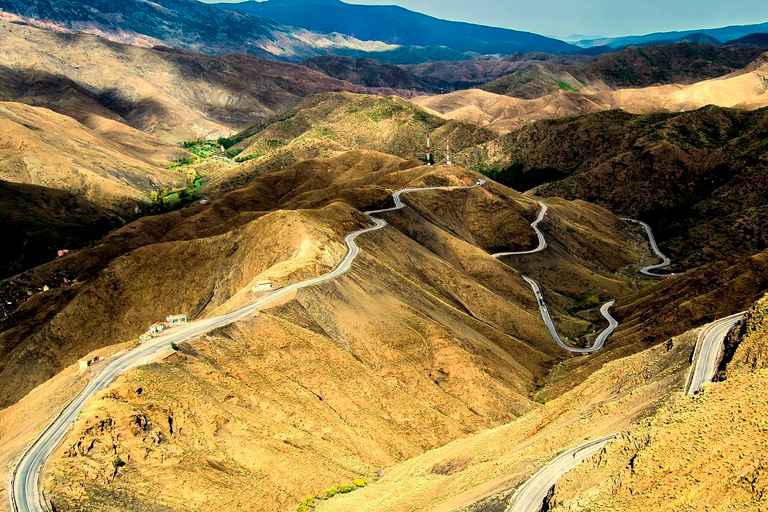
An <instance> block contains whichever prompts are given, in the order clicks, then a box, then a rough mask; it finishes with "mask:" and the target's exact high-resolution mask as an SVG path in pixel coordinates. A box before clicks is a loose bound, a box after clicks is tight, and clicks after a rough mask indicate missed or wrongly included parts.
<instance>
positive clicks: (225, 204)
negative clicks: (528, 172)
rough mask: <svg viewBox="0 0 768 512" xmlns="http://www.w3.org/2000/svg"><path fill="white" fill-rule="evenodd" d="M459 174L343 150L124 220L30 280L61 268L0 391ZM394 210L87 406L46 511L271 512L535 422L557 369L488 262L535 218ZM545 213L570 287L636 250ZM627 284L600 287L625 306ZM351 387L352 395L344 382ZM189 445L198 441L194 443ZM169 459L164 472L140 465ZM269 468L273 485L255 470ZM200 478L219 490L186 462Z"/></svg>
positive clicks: (584, 212)
mask: <svg viewBox="0 0 768 512" xmlns="http://www.w3.org/2000/svg"><path fill="white" fill-rule="evenodd" d="M472 179H473V177H472V174H470V173H469V172H467V171H465V170H463V169H461V168H458V167H447V166H439V167H433V168H429V167H423V166H419V165H418V163H417V162H408V161H404V160H401V159H398V158H396V157H392V156H388V155H384V154H380V153H373V152H351V153H348V154H345V155H343V156H340V157H337V158H334V159H330V160H307V161H305V162H303V163H299V164H297V165H295V166H294V167H292V168H290V169H286V170H284V171H281V172H275V173H270V174H266V175H264V176H261V177H259V178H257V179H256V180H254V181H253V183H252V184H251V185H249V186H248V187H246V188H244V189H241V190H237V191H234V192H232V193H230V194H228V195H226V196H224V197H222V198H221V199H219V200H217V201H214V202H212V203H211V204H208V205H198V206H196V207H194V208H190V209H186V210H182V211H179V212H174V213H172V214H166V215H163V216H157V217H147V218H144V219H141V220H140V221H137V222H135V223H133V224H131V225H129V226H126V227H125V228H122V229H121V230H119V231H117V232H116V233H115V234H113V235H111V236H110V237H109V238H108V239H107V240H105V243H103V244H97V245H96V246H94V247H93V248H90V249H86V250H83V251H79V252H77V253H74V254H72V255H70V256H68V257H67V258H63V259H61V260H59V261H57V262H55V263H52V264H50V265H48V266H47V267H42V268H39V269H36V270H35V272H34V273H30V274H29V275H28V276H26V279H28V281H27V282H28V283H32V282H34V281H35V280H40V279H45V276H49V277H51V276H57V275H58V276H61V275H69V276H70V277H72V278H73V279H74V282H75V284H73V285H66V286H61V287H56V288H54V289H53V290H50V291H48V292H44V293H40V294H37V295H35V296H33V297H32V298H31V299H29V300H27V301H26V302H24V303H23V304H22V305H21V307H20V308H19V309H18V311H17V313H16V314H15V315H14V316H13V317H12V318H11V319H10V321H11V322H12V323H14V324H15V325H16V327H14V328H12V329H9V330H7V331H5V332H4V334H3V342H4V348H5V354H6V355H5V357H4V360H6V361H8V362H9V364H7V365H5V366H4V367H3V369H2V380H3V382H13V383H14V386H13V388H11V387H6V388H5V389H6V391H5V393H4V394H5V396H6V400H7V401H11V402H12V401H15V400H16V399H17V398H18V397H19V396H20V395H19V391H21V390H25V389H29V388H30V387H31V386H33V385H34V384H35V383H36V382H40V381H42V380H45V379H46V378H48V377H49V376H50V375H52V374H54V373H55V372H56V371H58V369H60V368H63V366H65V365H67V364H69V362H70V361H74V360H75V359H76V358H77V357H81V356H82V355H84V354H85V353H88V352H92V351H93V350H95V349H97V348H98V347H99V346H102V345H103V343H104V340H114V341H116V340H126V341H127V340H129V339H131V338H133V337H135V336H136V334H138V333H139V332H141V331H143V330H144V329H146V327H145V325H146V324H148V323H150V322H151V321H153V320H156V319H157V318H160V317H162V316H164V315H165V314H168V313H169V312H171V311H176V310H183V311H185V312H187V314H189V315H190V316H191V317H193V318H195V317H197V318H199V317H203V316H209V315H212V314H219V313H221V312H224V311H227V310H231V309H232V308H234V307H237V306H239V305H241V304H243V303H244V302H245V301H247V300H252V297H253V296H254V295H253V294H254V292H253V291H252V289H251V286H252V284H253V283H254V282H255V281H256V280H258V279H264V278H268V279H270V280H271V281H272V282H273V283H274V284H275V285H278V286H279V285H281V284H285V283H288V282H291V281H294V280H296V279H300V278H304V277H307V276H311V275H317V274H319V273H323V272H325V271H327V269H329V268H330V267H331V266H333V265H334V263H335V262H337V261H338V260H339V259H340V257H341V255H342V253H343V245H342V244H341V240H342V238H343V236H344V234H345V233H346V232H348V231H349V230H351V229H353V228H355V227H358V226H360V225H361V224H363V223H364V222H365V220H364V218H363V217H362V216H361V215H360V214H359V213H358V212H357V211H356V210H354V209H353V208H351V207H350V205H352V206H356V207H359V208H370V207H374V206H382V205H385V204H387V202H388V201H389V199H388V195H389V191H391V190H392V189H396V188H400V187H403V186H406V185H411V186H420V185H422V184H444V183H455V182H456V180H460V181H462V182H466V181H471V180H472ZM406 199H407V202H408V204H409V205H411V206H409V207H408V208H406V209H405V210H404V211H402V212H393V213H390V214H386V215H387V219H388V220H390V222H391V223H392V225H393V227H390V228H387V229H385V230H383V231H380V232H376V233H375V234H371V235H370V236H367V237H364V238H362V239H361V242H360V244H361V248H362V254H361V256H360V261H359V263H356V265H355V267H354V268H353V270H352V272H351V273H350V274H348V275H346V276H344V277H343V278H341V279H339V280H338V281H334V282H331V283H328V284H324V285H322V286H319V287H316V288H312V289H308V290H304V291H302V292H300V293H299V294H298V295H297V296H296V297H295V298H293V299H292V300H290V301H289V302H287V303H285V304H283V305H277V306H276V307H273V308H271V309H270V310H268V311H265V312H263V313H262V314H260V315H258V316H257V317H256V318H255V319H253V320H247V321H244V322H240V323H238V324H236V325H234V326H232V327H229V328H226V329H223V330H220V331H217V332H216V333H214V334H212V335H210V336H206V337H204V338H203V339H201V340H200V341H198V342H193V343H192V344H190V345H189V346H188V347H187V346H184V347H183V348H182V351H181V352H180V353H179V354H178V355H176V356H173V357H172V358H169V359H168V360H167V361H166V362H163V363H161V364H159V365H152V366H150V367H147V368H145V369H142V370H139V371H137V372H132V373H131V374H129V375H127V376H126V377H125V379H121V381H120V384H118V388H116V390H115V391H110V392H108V394H107V395H105V400H106V401H105V400H96V401H94V402H93V406H92V407H93V408H89V410H88V411H87V412H86V413H84V415H83V416H82V418H81V422H80V423H78V426H76V427H75V430H73V433H72V436H73V437H72V441H67V442H66V443H65V447H64V449H63V451H62V452H60V457H61V458H59V459H57V460H58V462H56V463H55V464H54V465H53V466H51V467H52V471H53V473H52V474H51V480H49V482H50V483H49V484H46V485H49V486H50V491H49V492H50V493H51V495H52V496H55V497H54V502H55V503H56V506H57V509H59V510H67V509H69V508H75V509H77V508H78V507H79V506H80V505H79V504H81V503H83V501H82V500H89V501H91V502H95V503H100V504H101V505H100V506H102V507H106V508H108V509H111V508H120V509H123V510H125V509H126V508H127V509H136V510H139V509H140V510H152V509H160V508H165V509H168V508H170V509H174V508H178V507H180V504H181V503H183V502H186V501H185V500H189V499H192V500H194V502H195V503H197V505H196V506H199V507H202V508H208V507H209V506H210V504H211V503H213V501H211V500H214V501H216V502H220V501H221V500H224V499H225V497H226V496H229V495H230V491H229V489H230V486H231V485H237V486H238V487H240V488H243V489H247V491H245V492H244V494H241V495H239V496H238V497H237V498H236V501H231V502H230V501H228V503H230V505H229V506H231V507H235V508H236V503H237V502H251V501H253V500H261V501H263V502H264V503H265V507H268V508H266V509H267V510H282V509H283V508H285V507H291V506H293V504H295V503H297V502H298V501H300V499H301V498H302V497H303V496H304V495H306V494H308V493H311V492H315V491H316V490H318V489H322V488H324V487H329V486H331V485H333V484H334V483H335V482H338V481H340V480H346V479H351V478H355V477H358V476H362V477H365V478H369V477H371V476H372V475H374V474H375V472H376V470H377V468H380V467H385V466H390V465H392V464H394V463H396V462H398V461H400V460H403V459H405V458H407V457H410V456H414V455H418V454H419V453H422V452H423V451H424V450H426V449H430V448H433V447H436V446H439V445H441V444H444V443H446V442H448V441H449V440H451V439H454V438H455V437H457V436H461V435H465V434H467V433H470V432H474V431H477V430H478V429H481V428H486V427H490V426H495V425H499V424H501V423H503V422H506V421H509V420H511V419H513V418H515V417H517V416H519V415H520V414H523V413H525V412H527V411H529V410H530V409H531V408H532V407H534V405H533V402H532V401H531V400H530V397H529V393H530V392H531V391H533V390H534V385H535V383H537V382H541V381H543V378H544V376H545V374H546V372H547V369H548V368H549V367H550V366H551V365H552V364H553V362H554V360H555V358H560V357H564V356H565V355H566V354H565V353H564V352H563V351H562V350H561V349H559V348H557V346H556V345H555V344H554V343H553V342H552V340H551V339H550V338H549V336H548V334H547V332H546V330H545V328H544V325H543V323H542V322H541V320H540V317H539V316H538V309H537V305H536V302H535V300H534V299H533V297H532V295H531V293H530V289H529V288H528V286H527V285H526V284H525V283H524V282H523V281H522V280H521V279H520V275H519V273H518V271H517V270H515V269H514V267H512V266H509V265H507V264H505V263H503V262H500V261H498V260H497V259H495V258H493V257H491V256H490V255H489V254H488V252H487V251H488V250H489V249H493V248H512V249H523V248H525V247H527V246H529V245H530V244H531V243H533V242H534V237H532V233H531V230H530V226H529V223H530V221H531V219H532V217H534V216H535V213H536V210H537V208H536V205H535V203H532V202H531V201H530V200H527V199H525V198H523V197H522V196H520V195H518V194H516V193H514V192H512V191H510V190H508V189H506V188H504V187H501V186H499V185H493V184H489V185H488V186H486V187H482V188H478V189H473V190H471V191H458V192H455V193H448V192H439V191H438V192H429V193H424V194H420V195H419V194H412V195H409V196H408V197H407V198H406ZM339 200H341V202H340V201H339ZM286 208H289V209H286ZM295 208H298V209H295ZM553 209H554V210H553V213H552V216H551V219H552V222H562V223H565V224H566V225H569V226H571V227H570V228H568V229H566V230H565V232H564V234H563V235H561V237H560V241H559V242H558V244H562V246H563V247H564V249H563V250H562V251H561V252H560V253H559V254H560V255H559V256H556V257H555V259H554V261H555V262H557V263H558V264H561V265H567V266H569V267H570V268H573V269H577V268H581V270H580V272H582V273H584V274H588V271H587V270H586V268H587V267H588V268H598V267H599V268H602V270H601V271H600V272H601V274H602V275H601V277H598V278H595V279H596V281H595V284H596V285H599V284H600V282H601V281H600V280H605V279H607V277H608V276H609V275H610V272H612V271H613V270H615V268H616V266H617V265H619V266H622V265H624V264H627V263H629V262H630V260H631V259H633V258H634V256H633V257H631V258H627V257H626V255H625V254H626V253H627V252H632V251H634V250H635V249H634V248H633V246H632V242H631V240H630V238H629V237H625V235H624V234H623V233H622V231H621V227H620V225H621V224H622V223H621V222H620V221H619V220H618V219H616V218H615V217H613V216H611V215H610V214H608V213H607V212H605V211H604V210H601V209H597V208H594V207H587V206H585V205H576V204H570V203H567V202H559V203H558V204H556V205H554V206H553ZM489 213H490V214H489ZM587 226H589V227H590V228H589V229H596V230H597V232H598V233H600V236H604V237H606V238H607V239H608V241H610V243H611V244H612V246H611V247H606V248H604V249H603V250H601V251H600V252H599V253H598V254H593V253H584V252H583V247H584V246H586V245H587V244H591V243H593V242H594V240H588V241H585V240H583V238H582V237H581V236H580V235H578V233H579V232H581V231H586V230H587V229H588V228H587ZM574 252H575V253H576V254H577V255H579V254H580V256H577V257H574V256H573V255H572V253H574ZM157 276H162V286H158V285H157V282H156V280H157ZM212 276H213V277H212ZM606 282H607V281H606ZM627 285H628V281H625V285H621V284H618V285H617V287H616V289H615V290H613V293H617V294H624V293H627V292H628V291H629V287H626V286H627ZM552 286H553V289H555V290H557V289H558V287H559V286H558V284H557V283H552ZM139 303H141V304H142V307H137V304H139ZM569 304H571V302H568V300H564V301H557V302H556V303H554V304H553V308H554V310H555V311H557V312H558V323H559V324H560V326H561V327H562V328H563V329H566V330H569V332H578V331H579V330H580V329H588V328H589V326H590V324H591V320H589V319H587V318H586V317H584V318H582V317H579V316H578V315H575V314H574V313H573V312H572V311H571V310H570V306H569ZM43 312H44V313H43ZM40 315H43V316H40ZM104 318H109V319H110V322H109V323H108V324H106V325H105V324H104V322H103V321H102V319H104ZM41 325H42V328H41V327H40V326H41ZM385 333H389V334H388V335H387V334H385ZM392 333H395V335H394V336H392ZM281 340H282V341H281ZM200 343H202V344H200ZM213 343H215V346H214V345H213ZM219 345H220V346H221V347H228V348H227V349H226V350H223V351H222V350H221V348H219V347H218V346H219ZM206 347H209V348H206ZM209 349H210V351H209ZM48 354H50V356H49V355H48ZM318 354H324V355H323V356H322V357H320V358H319V357H318ZM41 361H47V363H46V364H45V365H43V364H41ZM234 361H239V362H238V363H235V362H234ZM266 361H273V362H272V363H266ZM280 361H282V362H280ZM283 365H285V369H284V370H282V371H278V372H276V371H275V369H276V368H281V367H282V366H283ZM289 368H290V369H291V370H290V371H289V370H288V369H289ZM22 369H23V371H22ZM134 379H138V380H135V381H134ZM350 380H353V381H354V382H356V385H355V386H354V387H349V386H345V385H344V383H346V382H349V381H350ZM139 381H141V382H142V383H143V384H139V383H138V382H139ZM181 381H184V382H186V385H185V386H179V385H178V383H179V382H181ZM211 386H214V387H213V388H212V387H211ZM139 388H141V391H140V392H137V391H136V390H137V389H139ZM118 389H119V390H122V391H117V390H118ZM214 389H218V391H215V392H214ZM115 393H118V394H119V396H121V397H125V398H117V397H118V394H115ZM189 393H192V394H189ZM192 396H194V400H192V401H190V399H191V397H192ZM222 397H223V398H222ZM113 400H115V401H113ZM124 400H128V401H129V402H130V403H131V404H132V405H130V406H129V409H125V408H124V406H125V404H126V403H127V402H125V401H124ZM137 410H139V411H141V412H137ZM307 410H312V411H314V412H312V413H311V414H307V413H306V411H307ZM300 411H304V413H301V412H300ZM392 411H399V412H398V413H397V414H394V413H393V412H392ZM105 415H106V416H105ZM96 416H98V419H97V418H96ZM169 417H170V418H171V420H170V421H169V420H168V418H169ZM105 418H107V419H105ZM136 418H139V419H138V420H136ZM224 418H226V419H224ZM300 418H304V419H300ZM317 418H324V419H322V420H318V419H317ZM136 421H138V423H136ZM134 424H135V425H136V426H135V427H134V426H132V425H134ZM258 425H261V426H258ZM323 425H324V426H323ZM180 435H181V437H179V436H180ZM110 439H112V440H114V439H120V440H122V441H119V442H118V445H119V449H118V455H119V456H120V457H121V460H122V461H124V462H125V463H126V466H124V467H123V466H121V468H122V469H119V470H118V472H117V473H115V472H114V467H113V462H114V460H115V452H114V450H113V449H112V448H108V446H111V445H112V443H113V441H108V440H110ZM203 439H208V441H205V444H206V445H208V446H209V448H207V449H202V450H201V448H200V444H199V443H200V442H201V441H202V440H203ZM92 440H93V442H91V441H92ZM158 442H159V445H157V443H158ZM158 446H159V447H158ZM244 446H245V447H247V449H246V448H243V447H244ZM155 447H156V448H155ZM147 450H149V451H147ZM254 451H255V452H258V453H261V454H262V455H263V457H259V458H258V459H256V460H257V461H258V462H256V463H254V462H253V461H254V459H253V457H252V456H251V455H248V454H250V453H253V452H254ZM139 452H141V453H143V454H144V455H139ZM81 457H86V459H87V461H88V462H87V463H85V464H83V462H82V460H83V459H81ZM171 460H173V461H177V462H178V464H172V467H173V468H175V469H173V470H172V471H168V470H162V471H159V469H160V467H165V465H166V464H167V463H168V461H171ZM163 461H165V462H163ZM208 461H213V462H208ZM249 461H251V462H249ZM277 461H280V465H281V467H284V468H286V469H285V472H284V473H274V472H270V471H268V469H269V468H273V467H274V465H275V462H277ZM328 462H330V465H329V464H328ZM201 464H206V465H207V466H206V467H210V468H211V471H216V472H219V473H216V475H220V476H217V477H215V478H213V479H211V476H212V475H213V474H211V475H206V474H205V472H207V471H208V470H207V469H206V470H203V473H200V472H199V469H192V468H200V467H202V466H201ZM300 467H301V468H304V471H299V469H298V468H300ZM110 468H111V469H110ZM291 468H293V469H291ZM307 468H315V469H314V470H313V471H310V473H311V474H312V475H313V477H312V478H310V479H306V478H304V477H302V478H301V479H295V478H293V477H292V475H293V476H295V475H298V474H300V473H301V474H306V473H307V471H306V470H307ZM190 471H191V472H190ZM195 475H197V476H195ZM94 476H95V477H96V478H97V481H98V482H100V483H99V484H98V485H89V486H88V487H87V489H89V490H87V491H86V494H83V493H82V491H81V490H77V489H80V488H79V486H78V485H77V484H75V486H74V487H73V483H74V482H78V481H83V480H81V479H84V478H85V479H90V478H92V477H94ZM167 479H171V480H173V481H181V480H183V481H194V482H196V483H195V488H196V489H198V490H199V494H194V495H192V496H190V494H189V491H188V490H187V488H186V487H177V490H178V492H175V491H174V492H170V493H168V492H165V493H158V492H155V490H156V489H158V488H160V487H162V488H168V485H167V482H169V481H171V480H167ZM190 479H192V480H190ZM65 482H68V483H65ZM139 482H143V483H141V484H140V483H139ZM278 482H282V484H280V485H277V484H278ZM226 499H227V500H231V499H235V498H226Z"/></svg>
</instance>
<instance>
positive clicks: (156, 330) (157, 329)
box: [149, 322, 165, 334]
mask: <svg viewBox="0 0 768 512" xmlns="http://www.w3.org/2000/svg"><path fill="white" fill-rule="evenodd" d="M164 330H165V322H157V323H155V324H152V325H150V326H149V332H151V333H153V334H160V333H161V332H163V331H164Z"/></svg>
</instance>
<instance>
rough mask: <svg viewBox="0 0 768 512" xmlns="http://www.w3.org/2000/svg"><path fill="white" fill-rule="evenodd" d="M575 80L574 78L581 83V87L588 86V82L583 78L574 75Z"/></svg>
mask: <svg viewBox="0 0 768 512" xmlns="http://www.w3.org/2000/svg"><path fill="white" fill-rule="evenodd" d="M573 78H574V79H575V80H576V81H577V82H579V83H580V84H581V85H584V86H586V85H587V81H586V80H584V79H583V78H581V77H580V76H576V75H573Z"/></svg>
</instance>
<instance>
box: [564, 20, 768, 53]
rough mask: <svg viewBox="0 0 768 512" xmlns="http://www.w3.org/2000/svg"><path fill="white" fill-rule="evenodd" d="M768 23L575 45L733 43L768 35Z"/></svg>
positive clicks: (605, 39) (585, 41)
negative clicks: (749, 37) (753, 36)
mask: <svg viewBox="0 0 768 512" xmlns="http://www.w3.org/2000/svg"><path fill="white" fill-rule="evenodd" d="M767 32H768V22H766V23H758V24H755V25H733V26H730V27H722V28H711V29H697V30H687V31H677V32H655V33H653V34H646V35H641V36H623V37H606V38H599V39H582V40H580V41H576V42H575V44H577V45H579V46H581V47H583V48H592V47H595V46H608V47H609V48H623V47H626V46H631V45H636V46H642V45H649V44H650V45H657V44H670V43H680V42H692V43H702V42H708V43H716V44H723V43H728V44H729V43H731V42H732V41H734V42H735V40H737V39H741V38H744V37H746V36H750V35H752V34H759V33H767Z"/></svg>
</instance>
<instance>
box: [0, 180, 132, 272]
mask: <svg viewBox="0 0 768 512" xmlns="http://www.w3.org/2000/svg"><path fill="white" fill-rule="evenodd" d="M0 219H2V220H0V226H2V231H3V234H4V235H5V240H6V241H5V245H4V247H3V251H2V253H0V268H2V269H3V273H2V274H0V277H6V276H9V275H13V274H16V273H18V272H21V271H23V270H26V269H28V268H31V267H35V266H37V265H39V264H41V263H43V262H46V261H50V260H51V259H53V258H54V257H55V256H56V253H57V251H58V250H60V249H69V248H75V247H82V246H84V245H86V244H87V243H88V242H90V241H92V240H96V239H98V238H101V237H102V236H104V235H105V234H106V233H107V232H109V231H110V230H111V229H114V228H115V227H117V226H119V225H120V222H119V221H118V219H117V218H115V214H114V212H112V211H110V210H107V209H106V208H104V207H100V206H97V205H95V204H94V203H92V202H90V201H88V200H87V199H84V198H83V197H82V196H81V195H79V194H75V193H71V192H65V191H62V190H55V189H50V188H46V187H40V186H36V185H24V184H19V183H9V182H7V181H0Z"/></svg>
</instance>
